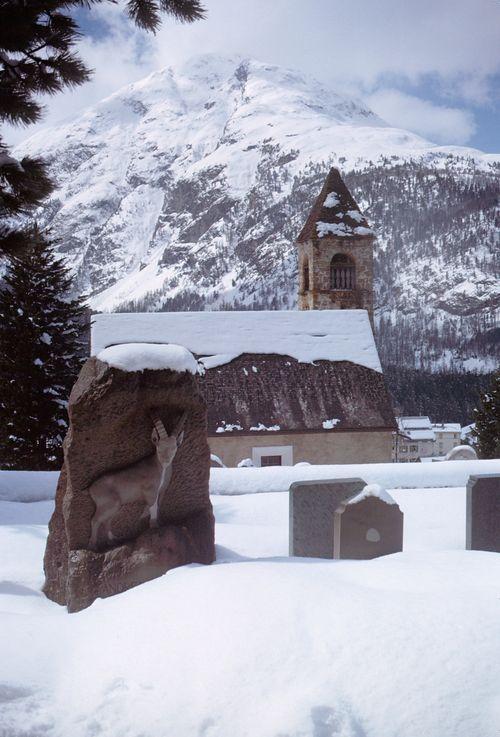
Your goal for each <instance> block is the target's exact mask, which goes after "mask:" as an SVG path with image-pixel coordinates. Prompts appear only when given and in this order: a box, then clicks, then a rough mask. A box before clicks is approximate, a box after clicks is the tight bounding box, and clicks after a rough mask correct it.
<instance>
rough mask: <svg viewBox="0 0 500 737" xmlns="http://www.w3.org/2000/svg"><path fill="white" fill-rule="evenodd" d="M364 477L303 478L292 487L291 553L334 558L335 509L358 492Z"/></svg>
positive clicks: (362, 487)
mask: <svg viewBox="0 0 500 737" xmlns="http://www.w3.org/2000/svg"><path fill="white" fill-rule="evenodd" d="M365 486H366V483H365V482H364V481H363V480H362V479H357V478H356V479H339V480H335V481H303V482H297V483H294V484H292V485H291V486H290V555H294V556H300V557H308V558H333V548H334V520H335V512H336V511H337V509H338V507H339V506H340V504H341V503H342V502H343V501H345V500H347V499H349V498H351V497H352V496H354V495H356V494H358V493H359V492H360V491H362V490H363V489H364V487H365Z"/></svg>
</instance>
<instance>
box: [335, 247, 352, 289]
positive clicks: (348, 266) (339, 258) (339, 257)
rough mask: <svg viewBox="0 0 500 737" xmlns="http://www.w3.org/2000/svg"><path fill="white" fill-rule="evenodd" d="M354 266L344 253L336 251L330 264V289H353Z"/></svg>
mask: <svg viewBox="0 0 500 737" xmlns="http://www.w3.org/2000/svg"><path fill="white" fill-rule="evenodd" d="M355 286H356V267H355V265H354V261H353V260H352V258H351V257H350V256H347V254H345V253H336V254H335V256H334V257H333V258H332V261H331V264H330V287H331V288H332V289H354V287H355Z"/></svg>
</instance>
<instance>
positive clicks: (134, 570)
mask: <svg viewBox="0 0 500 737" xmlns="http://www.w3.org/2000/svg"><path fill="white" fill-rule="evenodd" d="M213 536H214V520H213V515H211V514H207V513H205V512H202V513H199V514H197V515H193V516H192V517H190V518H187V519H185V520H183V523H182V525H167V526H166V527H162V528H160V529H157V530H146V532H143V533H142V535H139V537H137V538H136V539H135V540H132V541H131V542H129V543H124V544H123V545H119V546H117V547H115V548H111V549H110V550H107V551H106V552H103V553H97V552H95V551H93V550H72V551H71V553H70V554H69V558H68V575H67V589H66V596H65V602H61V603H66V605H67V608H68V612H78V611H80V610H81V609H85V608H86V607H88V606H90V604H92V602H93V601H94V600H95V599H96V598H102V599H104V598H106V597H108V596H114V595H115V594H119V593H121V592H122V591H126V590H127V589H130V588H133V587H134V586H139V585H140V584H142V583H145V582H146V581H151V580H152V579H153V578H157V577H158V576H162V575H163V574H164V573H166V572H167V571H169V570H171V569H172V568H176V567H177V566H182V565H186V564H188V563H212V561H213V560H214V554H213Z"/></svg>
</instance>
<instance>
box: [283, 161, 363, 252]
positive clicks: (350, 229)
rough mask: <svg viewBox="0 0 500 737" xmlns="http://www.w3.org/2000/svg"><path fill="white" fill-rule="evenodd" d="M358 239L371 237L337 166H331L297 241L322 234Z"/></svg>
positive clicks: (303, 240)
mask: <svg viewBox="0 0 500 737" xmlns="http://www.w3.org/2000/svg"><path fill="white" fill-rule="evenodd" d="M328 235H332V236H337V237H340V238H362V237H363V236H373V235H374V233H373V231H372V230H371V228H370V226H369V224H368V221H367V220H366V218H365V216H364V215H363V214H362V213H361V210H360V209H359V207H358V205H357V203H356V201H355V199H354V197H353V196H352V194H351V193H350V192H349V190H348V189H347V187H346V185H345V184H344V181H343V179H342V177H341V176H340V172H339V170H338V169H335V168H332V169H330V172H329V173H328V176H327V177H326V180H325V183H324V185H323V189H322V190H321V192H320V194H319V196H318V198H317V199H316V202H315V203H314V205H313V207H312V210H311V212H310V213H309V217H308V218H307V220H306V222H305V225H304V227H303V228H302V230H301V232H300V234H299V237H298V238H297V243H304V242H305V241H308V240H310V239H311V238H323V237H324V236H328Z"/></svg>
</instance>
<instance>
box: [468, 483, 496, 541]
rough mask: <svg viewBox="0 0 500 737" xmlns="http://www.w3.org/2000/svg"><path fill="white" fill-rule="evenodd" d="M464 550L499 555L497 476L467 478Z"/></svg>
mask: <svg viewBox="0 0 500 737" xmlns="http://www.w3.org/2000/svg"><path fill="white" fill-rule="evenodd" d="M465 547H466V549H467V550H489V551H492V552H494V553H500V474H484V475H481V476H470V478H469V481H468V482H467V513H466V545H465Z"/></svg>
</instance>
